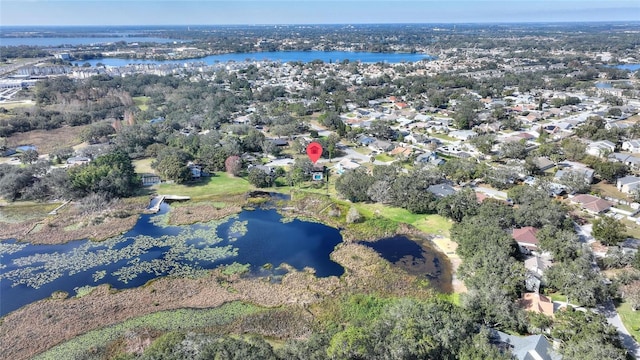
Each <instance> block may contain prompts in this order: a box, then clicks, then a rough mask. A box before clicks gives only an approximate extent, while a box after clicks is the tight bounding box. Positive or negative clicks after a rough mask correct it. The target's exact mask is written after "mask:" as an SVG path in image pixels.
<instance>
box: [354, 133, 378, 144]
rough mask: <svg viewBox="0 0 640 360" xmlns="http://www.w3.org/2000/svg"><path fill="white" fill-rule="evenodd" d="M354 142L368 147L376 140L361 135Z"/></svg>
mask: <svg viewBox="0 0 640 360" xmlns="http://www.w3.org/2000/svg"><path fill="white" fill-rule="evenodd" d="M356 141H357V142H358V144H360V145H362V146H369V145H371V144H373V143H374V142H375V141H376V138H374V137H370V136H365V135H361V136H360V137H358V138H357V139H356Z"/></svg>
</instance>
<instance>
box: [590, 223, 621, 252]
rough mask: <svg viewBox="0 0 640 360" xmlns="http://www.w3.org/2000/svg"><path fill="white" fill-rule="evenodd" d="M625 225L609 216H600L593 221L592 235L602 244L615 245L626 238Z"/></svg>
mask: <svg viewBox="0 0 640 360" xmlns="http://www.w3.org/2000/svg"><path fill="white" fill-rule="evenodd" d="M625 232H626V226H625V224H624V223H623V222H621V221H619V220H616V219H615V218H613V217H610V216H602V217H600V218H599V219H596V220H595V221H594V222H593V230H592V234H593V237H594V238H596V239H597V240H600V242H602V243H603V244H604V245H607V246H612V245H616V244H618V243H619V242H621V241H622V240H624V239H625V238H626V234H625Z"/></svg>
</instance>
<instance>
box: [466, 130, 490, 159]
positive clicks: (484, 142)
mask: <svg viewBox="0 0 640 360" xmlns="http://www.w3.org/2000/svg"><path fill="white" fill-rule="evenodd" d="M469 142H470V143H471V145H473V146H475V147H476V149H478V151H480V152H481V153H483V154H486V155H488V154H491V149H492V148H493V144H495V142H496V136H495V135H492V134H485V135H478V136H474V137H472V138H471V139H469Z"/></svg>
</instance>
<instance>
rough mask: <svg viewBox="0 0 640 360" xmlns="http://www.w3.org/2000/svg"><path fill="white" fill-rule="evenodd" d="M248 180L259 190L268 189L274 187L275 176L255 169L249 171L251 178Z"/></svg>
mask: <svg viewBox="0 0 640 360" xmlns="http://www.w3.org/2000/svg"><path fill="white" fill-rule="evenodd" d="M247 180H249V182H250V183H251V184H252V185H253V186H255V187H259V188H266V187H270V186H271V185H273V176H271V175H270V174H267V173H266V172H265V171H264V170H262V169H259V168H257V167H253V168H251V169H250V170H249V176H248V177H247Z"/></svg>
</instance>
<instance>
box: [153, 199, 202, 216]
mask: <svg viewBox="0 0 640 360" xmlns="http://www.w3.org/2000/svg"><path fill="white" fill-rule="evenodd" d="M165 200H167V201H169V200H172V201H186V200H191V197H189V196H180V195H158V196H156V197H154V198H153V199H151V202H150V203H149V207H148V208H147V210H146V212H147V213H149V214H156V213H157V212H158V211H160V206H162V203H163V202H165ZM154 202H155V203H154ZM151 204H153V206H152V205H151Z"/></svg>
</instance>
